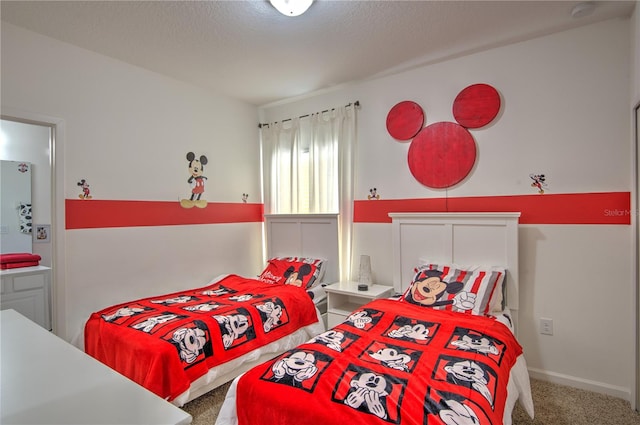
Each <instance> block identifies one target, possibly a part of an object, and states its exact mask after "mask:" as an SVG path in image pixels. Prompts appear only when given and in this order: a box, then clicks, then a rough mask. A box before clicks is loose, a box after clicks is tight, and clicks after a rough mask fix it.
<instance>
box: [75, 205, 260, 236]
mask: <svg viewBox="0 0 640 425" xmlns="http://www.w3.org/2000/svg"><path fill="white" fill-rule="evenodd" d="M65 208H66V211H65V222H66V228H67V229H93V228H102V227H139V226H173V225H182V224H215V223H244V222H261V221H263V216H264V214H263V212H264V208H263V204H248V203H247V204H245V203H223V202H209V204H208V205H207V206H206V207H205V208H197V207H194V208H183V207H181V206H180V203H179V202H177V201H176V202H168V201H166V202H165V201H109V200H97V199H91V200H79V199H67V200H65Z"/></svg>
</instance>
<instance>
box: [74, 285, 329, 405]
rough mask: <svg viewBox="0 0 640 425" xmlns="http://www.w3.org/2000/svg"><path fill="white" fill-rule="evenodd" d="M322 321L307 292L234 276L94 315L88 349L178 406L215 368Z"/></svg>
mask: <svg viewBox="0 0 640 425" xmlns="http://www.w3.org/2000/svg"><path fill="white" fill-rule="evenodd" d="M317 320H318V316H317V313H316V309H315V307H314V304H313V301H312V300H311V298H310V297H309V296H308V295H307V294H306V292H305V291H302V290H300V288H297V287H295V286H290V285H273V284H268V283H264V282H260V281H258V280H255V279H247V278H243V277H240V276H236V275H229V276H227V277H225V278H224V279H222V280H220V281H218V282H216V283H213V284H211V285H209V286H206V287H203V288H198V289H193V290H188V291H184V292H176V293H172V294H167V295H162V296H158V297H152V298H145V299H141V300H137V301H132V302H128V303H123V304H120V305H116V306H112V307H109V308H106V309H104V310H102V311H99V312H96V313H93V314H92V315H91V317H90V318H89V320H88V321H87V323H86V325H85V351H86V352H87V354H89V355H91V356H93V357H95V358H96V359H98V360H100V361H101V362H102V363H104V364H106V365H108V366H110V367H111V368H113V369H115V370H116V371H118V372H120V373H121V374H123V375H125V376H127V377H128V378H130V379H132V380H133V381H135V382H137V383H138V384H140V385H142V386H144V387H145V388H147V389H149V390H150V391H152V392H154V393H155V394H157V395H159V396H160V397H162V398H165V399H167V400H172V399H173V398H175V397H177V396H178V395H180V394H181V393H183V392H184V391H185V390H187V389H188V388H189V385H190V384H191V382H193V381H195V380H196V379H197V378H199V377H201V376H203V375H205V374H206V373H207V371H208V370H209V369H210V368H212V367H214V366H217V365H220V364H222V363H224V362H227V361H229V360H232V359H235V358H237V357H239V356H242V355H244V354H246V353H248V352H250V351H252V350H254V349H256V348H259V347H262V346H263V345H265V344H268V343H270V342H273V341H276V340H278V339H279V338H282V337H284V336H286V335H289V334H290V333H292V332H294V331H296V330H297V329H299V328H301V327H304V326H307V325H309V324H312V323H314V322H317Z"/></svg>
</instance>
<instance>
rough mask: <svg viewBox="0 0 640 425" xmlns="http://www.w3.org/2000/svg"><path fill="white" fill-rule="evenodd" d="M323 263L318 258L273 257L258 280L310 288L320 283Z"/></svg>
mask: <svg viewBox="0 0 640 425" xmlns="http://www.w3.org/2000/svg"><path fill="white" fill-rule="evenodd" d="M323 264H324V260H322V259H317V258H304V257H276V258H271V259H270V260H269V261H268V264H267V267H266V268H265V269H264V270H263V271H262V273H261V274H260V276H259V277H258V280H261V281H263V282H267V283H273V284H284V285H294V286H297V287H299V288H302V289H310V288H313V287H314V286H315V285H317V284H319V283H320V278H321V272H322V270H323V267H322V266H323Z"/></svg>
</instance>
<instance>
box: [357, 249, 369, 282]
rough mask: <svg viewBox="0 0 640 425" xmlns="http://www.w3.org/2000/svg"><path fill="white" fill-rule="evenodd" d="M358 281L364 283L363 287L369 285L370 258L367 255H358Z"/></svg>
mask: <svg viewBox="0 0 640 425" xmlns="http://www.w3.org/2000/svg"><path fill="white" fill-rule="evenodd" d="M358 283H360V284H361V285H365V287H369V286H371V284H372V283H373V282H372V279H371V258H370V257H369V256H368V255H361V256H360V273H359V274H358Z"/></svg>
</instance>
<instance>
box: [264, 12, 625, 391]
mask: <svg viewBox="0 0 640 425" xmlns="http://www.w3.org/2000/svg"><path fill="white" fill-rule="evenodd" d="M630 30H631V25H630V21H629V20H628V19H615V20H610V21H605V22H601V23H597V24H594V25H590V26H587V27H582V28H578V29H574V30H571V31H566V32H561V33H557V34H554V35H551V36H545V37H541V38H537V39H533V40H529V41H526V42H521V43H517V44H512V45H509V46H505V47H500V48H495V49H492V50H488V51H486V52H482V53H477V54H473V55H469V56H466V57H462V58H458V59H454V60H449V61H446V62H442V63H438V64H434V65H429V66H424V67H419V68H416V69H413V70H409V71H406V72H403V73H400V74H397V75H393V76H388V77H384V78H379V79H374V80H370V81H364V82H360V83H358V84H353V85H349V86H345V87H341V88H338V89H336V90H332V91H327V92H325V93H318V94H317V95H316V96H309V97H306V98H301V99H295V100H292V101H290V102H281V103H279V104H273V105H267V106H265V107H263V108H261V110H260V114H261V119H262V121H263V122H264V121H267V122H269V121H274V120H281V119H284V118H289V117H292V116H296V115H302V114H306V113H310V112H316V111H319V110H322V109H326V108H330V107H332V106H336V105H341V104H346V103H349V102H352V101H355V100H360V102H361V104H362V107H361V109H360V110H359V112H358V143H359V146H358V154H357V158H356V163H357V166H356V170H357V175H356V182H357V187H356V199H358V200H366V199H367V195H368V193H369V188H372V187H376V188H377V190H378V194H380V195H381V198H382V199H412V198H439V197H445V196H447V195H448V196H452V197H465V196H491V195H520V194H531V195H533V194H535V193H536V192H535V191H534V189H533V188H531V186H530V183H531V181H530V179H529V177H528V176H529V173H544V174H545V175H546V176H547V181H548V184H549V186H548V193H550V194H560V193H584V192H607V191H612V192H615V191H620V192H630V191H631V190H632V184H631V183H632V179H631V174H632V171H631V163H630V161H629V158H630V154H631V152H632V146H631V143H630V140H631V135H630V122H629V92H630V88H631V78H630V76H629V70H630V69H631V63H630V51H631V45H630V40H631V37H630ZM474 83H488V84H491V85H492V86H494V87H495V88H496V89H497V90H498V91H499V92H500V94H501V96H502V100H503V107H502V112H501V114H500V115H499V116H498V119H497V120H496V121H494V122H493V123H492V124H491V125H489V126H488V127H486V128H484V129H480V130H472V131H471V133H472V134H473V136H474V138H475V140H476V143H477V146H478V150H479V156H478V159H477V163H476V167H475V168H474V170H473V171H472V174H471V176H470V177H469V178H468V179H466V180H465V181H464V182H463V183H462V184H460V185H458V186H456V187H453V188H450V189H448V190H447V191H443V190H431V189H429V188H427V187H425V186H422V185H421V184H420V183H418V182H417V181H416V180H415V179H414V178H413V177H412V176H411V174H410V172H409V169H408V166H407V159H406V155H407V150H408V147H409V144H408V143H399V142H396V141H394V140H393V139H392V138H391V137H390V136H389V135H388V132H387V131H386V115H387V113H388V111H389V110H390V108H391V107H392V106H393V105H395V104H396V103H397V102H400V101H403V100H413V101H415V102H417V103H419V104H420V105H421V106H422V107H423V109H424V110H425V112H426V124H427V125H428V124H433V123H435V122H438V121H453V116H452V112H451V108H452V104H453V100H454V99H455V97H456V95H457V94H458V93H459V91H460V90H462V89H463V88H464V87H466V86H468V85H470V84H474ZM541 196H544V195H541ZM369 202H376V201H369ZM354 228H355V235H354V258H356V261H357V258H358V256H359V255H360V254H369V255H370V256H371V263H372V268H373V273H374V274H375V279H376V281H377V282H378V283H387V284H391V282H392V273H391V260H392V253H391V228H390V225H388V224H373V223H356V224H355V225H354ZM632 237H633V235H632V231H631V226H625V225H620V226H614V225H591V226H587V225H521V229H520V270H521V275H520V282H521V300H520V335H519V338H520V341H521V343H522V345H523V347H524V350H525V354H526V358H527V361H528V365H529V367H530V368H531V371H532V375H533V376H535V377H541V378H545V379H550V380H554V381H558V382H562V383H568V384H571V385H575V386H580V387H587V388H591V389H595V390H598V391H603V392H607V393H610V394H613V395H616V396H621V397H624V398H629V397H630V388H631V386H632V379H633V377H632V374H630V373H629V370H631V369H632V367H633V364H634V358H633V350H634V340H633V338H632V335H633V320H634V319H633V317H634V314H633V305H634V302H633V297H632V294H633V293H634V292H633V284H632V269H633V264H634V263H633V259H632V255H631V252H632V250H631V247H632V239H633V238H632ZM540 317H548V318H552V319H553V320H554V328H555V334H554V335H553V336H547V335H540V334H539V333H538V320H539V318H540Z"/></svg>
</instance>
